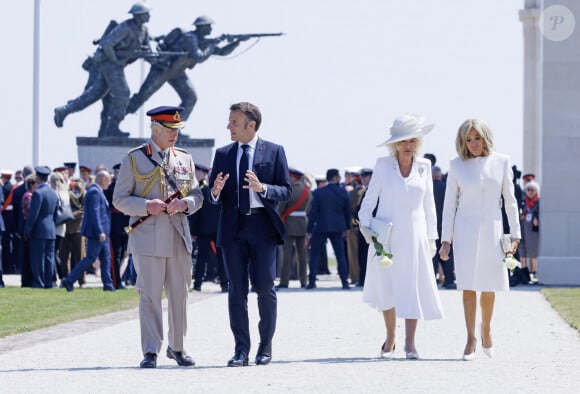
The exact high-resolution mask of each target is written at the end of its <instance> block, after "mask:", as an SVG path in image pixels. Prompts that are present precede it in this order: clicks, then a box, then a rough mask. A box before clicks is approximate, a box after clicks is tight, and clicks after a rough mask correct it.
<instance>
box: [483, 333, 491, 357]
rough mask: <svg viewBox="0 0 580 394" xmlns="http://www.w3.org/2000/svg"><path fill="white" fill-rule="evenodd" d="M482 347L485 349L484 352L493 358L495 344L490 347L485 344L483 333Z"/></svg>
mask: <svg viewBox="0 0 580 394" xmlns="http://www.w3.org/2000/svg"><path fill="white" fill-rule="evenodd" d="M481 348H482V349H483V354H485V355H486V356H487V357H489V358H493V345H491V346H490V347H485V346H483V334H482V335H481Z"/></svg>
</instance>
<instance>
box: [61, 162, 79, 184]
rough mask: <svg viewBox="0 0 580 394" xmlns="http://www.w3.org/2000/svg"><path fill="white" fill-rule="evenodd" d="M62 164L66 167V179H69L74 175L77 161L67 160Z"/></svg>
mask: <svg viewBox="0 0 580 394" xmlns="http://www.w3.org/2000/svg"><path fill="white" fill-rule="evenodd" d="M62 164H64V166H65V167H66V174H67V176H68V179H69V180H71V179H73V178H74V177H75V170H76V168H77V163H75V162H72V161H69V162H66V163H62Z"/></svg>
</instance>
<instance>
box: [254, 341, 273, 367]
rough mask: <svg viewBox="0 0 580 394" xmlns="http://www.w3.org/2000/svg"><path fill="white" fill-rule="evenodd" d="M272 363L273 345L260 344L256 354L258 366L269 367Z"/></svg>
mask: <svg viewBox="0 0 580 394" xmlns="http://www.w3.org/2000/svg"><path fill="white" fill-rule="evenodd" d="M270 361H272V344H271V343H270V344H267V345H263V344H260V346H259V347H258V352H257V353H256V365H267V364H270Z"/></svg>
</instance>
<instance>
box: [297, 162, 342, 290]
mask: <svg viewBox="0 0 580 394" xmlns="http://www.w3.org/2000/svg"><path fill="white" fill-rule="evenodd" d="M326 179H327V180H328V185H326V186H324V187H321V188H320V189H316V190H315V191H314V192H313V193H312V205H311V206H310V212H309V213H308V227H307V228H306V238H307V239H310V266H309V270H310V272H309V274H308V285H307V286H306V288H307V289H314V288H315V287H316V273H317V272H318V261H319V260H320V252H321V250H322V248H323V247H325V246H326V240H327V239H330V243H331V244H332V249H334V254H335V256H336V262H337V265H338V275H339V276H340V280H341V282H342V288H343V289H344V290H348V289H350V286H349V284H348V263H347V260H346V250H345V249H346V248H345V247H344V237H345V236H346V231H347V230H348V229H350V224H351V207H350V198H349V197H348V193H347V192H346V190H345V189H344V188H343V187H341V186H340V184H339V183H340V172H338V170H337V169H335V168H331V169H329V170H328V171H326Z"/></svg>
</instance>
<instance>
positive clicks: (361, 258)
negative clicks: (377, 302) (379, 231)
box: [352, 168, 373, 287]
mask: <svg viewBox="0 0 580 394" xmlns="http://www.w3.org/2000/svg"><path fill="white" fill-rule="evenodd" d="M372 176H373V169H372V168H362V169H361V170H360V179H361V189H362V193H360V195H359V198H358V201H357V204H356V208H355V211H354V212H353V214H352V216H353V217H354V219H355V221H356V224H357V236H358V251H357V252H358V264H359V281H358V283H357V286H359V287H362V286H364V285H365V276H366V274H367V253H368V250H369V244H367V242H366V241H365V238H364V236H363V235H362V233H361V232H360V229H359V228H358V226H359V217H358V212H359V211H360V207H361V204H362V201H363V199H364V197H365V194H366V192H367V188H368V186H369V183H370V182H371V179H372Z"/></svg>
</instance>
